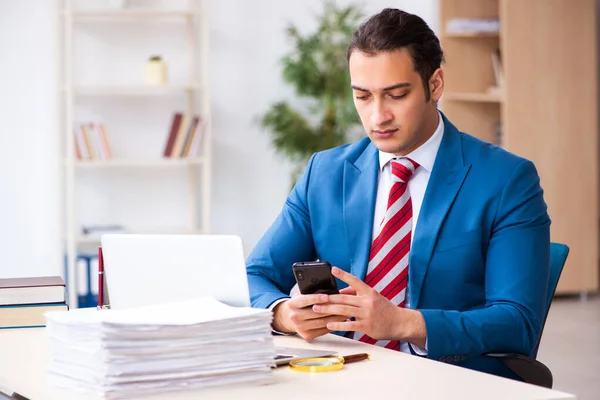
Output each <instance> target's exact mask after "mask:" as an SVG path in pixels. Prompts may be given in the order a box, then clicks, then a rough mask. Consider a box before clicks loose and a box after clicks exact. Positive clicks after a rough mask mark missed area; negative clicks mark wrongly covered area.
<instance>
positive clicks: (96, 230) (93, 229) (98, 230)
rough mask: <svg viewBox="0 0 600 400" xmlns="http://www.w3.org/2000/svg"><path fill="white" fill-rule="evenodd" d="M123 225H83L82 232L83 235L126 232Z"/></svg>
mask: <svg viewBox="0 0 600 400" xmlns="http://www.w3.org/2000/svg"><path fill="white" fill-rule="evenodd" d="M124 232H125V227H124V226H123V225H82V226H81V233H82V234H83V235H103V234H105V233H124Z"/></svg>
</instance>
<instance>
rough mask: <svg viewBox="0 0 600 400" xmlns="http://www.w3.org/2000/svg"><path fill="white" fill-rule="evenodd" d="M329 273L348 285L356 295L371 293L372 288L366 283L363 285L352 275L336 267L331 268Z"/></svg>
mask: <svg viewBox="0 0 600 400" xmlns="http://www.w3.org/2000/svg"><path fill="white" fill-rule="evenodd" d="M331 273H332V274H333V276H335V277H336V278H338V279H340V280H342V281H344V282H346V283H347V284H348V285H350V286H351V287H352V288H353V289H354V290H355V291H356V294H366V293H370V292H371V291H373V288H372V287H370V286H369V285H367V284H366V283H364V282H363V281H361V280H360V279H358V278H357V277H355V276H354V275H352V274H350V273H348V272H346V271H344V270H341V269H339V268H338V267H333V268H331Z"/></svg>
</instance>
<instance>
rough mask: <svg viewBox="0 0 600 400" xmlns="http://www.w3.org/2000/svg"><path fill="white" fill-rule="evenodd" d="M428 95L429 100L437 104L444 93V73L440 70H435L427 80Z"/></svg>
mask: <svg viewBox="0 0 600 400" xmlns="http://www.w3.org/2000/svg"><path fill="white" fill-rule="evenodd" d="M429 93H431V100H432V101H434V102H437V101H438V100H439V99H440V97H442V94H443V93H444V71H443V70H442V69H441V68H438V69H436V70H435V71H433V74H431V78H430V79H429Z"/></svg>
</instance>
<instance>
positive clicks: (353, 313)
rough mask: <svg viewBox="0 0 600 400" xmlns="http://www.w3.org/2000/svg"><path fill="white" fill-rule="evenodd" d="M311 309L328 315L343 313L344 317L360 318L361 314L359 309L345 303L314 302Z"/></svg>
mask: <svg viewBox="0 0 600 400" xmlns="http://www.w3.org/2000/svg"><path fill="white" fill-rule="evenodd" d="M313 311H314V312H316V313H320V314H328V315H345V316H346V317H356V318H360V317H361V316H362V313H361V309H360V308H359V307H355V306H348V305H345V304H315V305H314V306H313Z"/></svg>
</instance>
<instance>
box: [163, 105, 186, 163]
mask: <svg viewBox="0 0 600 400" xmlns="http://www.w3.org/2000/svg"><path fill="white" fill-rule="evenodd" d="M182 118H183V114H182V113H176V114H174V115H173V122H171V129H170V131H169V136H168V137H167V143H166V144H165V150H164V152H163V156H164V157H170V156H171V152H172V151H173V146H174V145H175V139H176V138H177V132H179V125H180V124H181V120H182Z"/></svg>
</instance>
